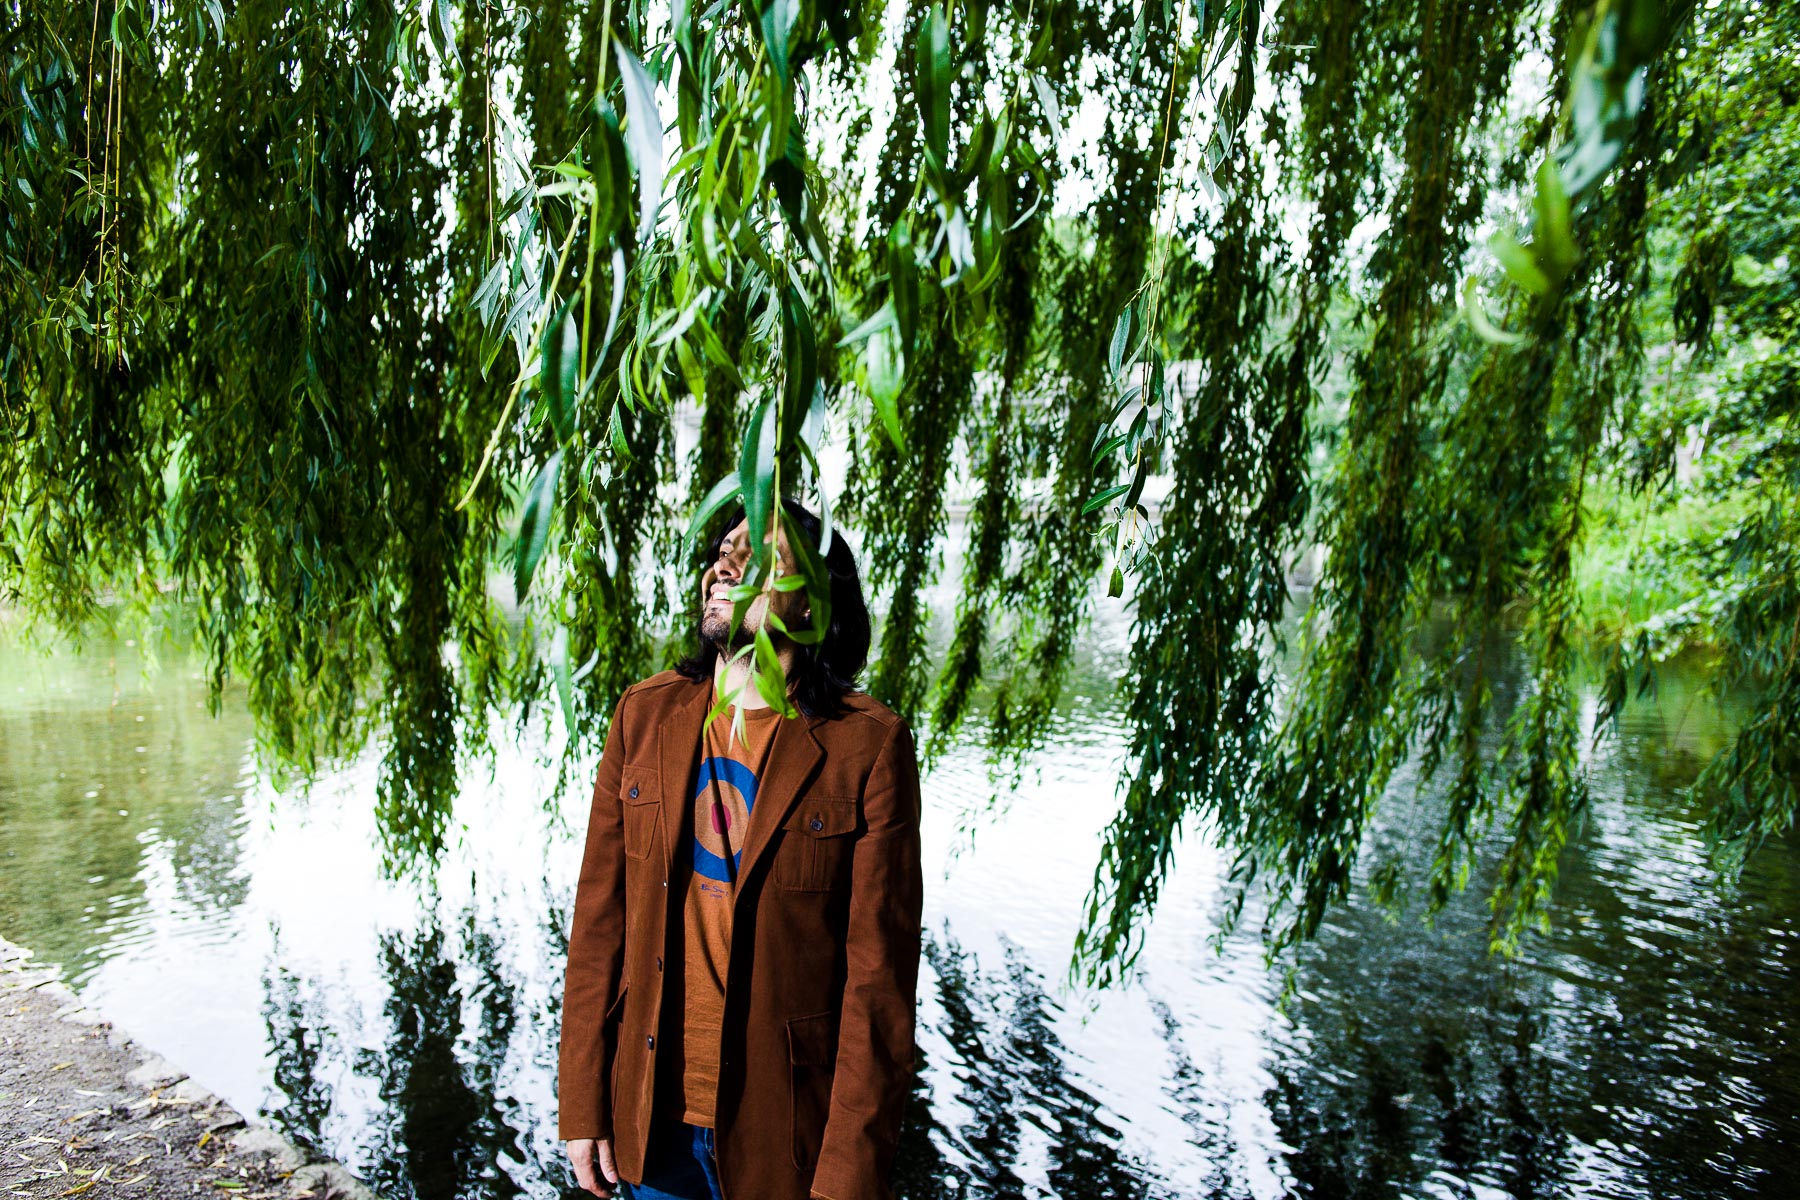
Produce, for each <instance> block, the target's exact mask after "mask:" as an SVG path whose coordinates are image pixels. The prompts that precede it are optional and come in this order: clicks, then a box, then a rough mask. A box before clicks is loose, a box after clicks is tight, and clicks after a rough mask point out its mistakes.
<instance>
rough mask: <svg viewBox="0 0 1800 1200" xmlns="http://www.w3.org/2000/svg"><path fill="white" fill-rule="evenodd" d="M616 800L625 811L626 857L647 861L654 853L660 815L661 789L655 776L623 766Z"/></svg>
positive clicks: (644, 769)
mask: <svg viewBox="0 0 1800 1200" xmlns="http://www.w3.org/2000/svg"><path fill="white" fill-rule="evenodd" d="M619 800H620V802H621V804H622V806H623V807H624V810H625V857H626V858H649V857H650V852H651V851H652V850H654V849H656V831H657V829H658V828H659V820H660V817H661V815H662V789H661V788H660V787H658V786H657V776H656V772H655V771H653V770H647V769H646V768H644V767H634V766H632V765H631V764H630V763H626V764H625V772H624V775H623V776H622V777H621V778H620V780H619Z"/></svg>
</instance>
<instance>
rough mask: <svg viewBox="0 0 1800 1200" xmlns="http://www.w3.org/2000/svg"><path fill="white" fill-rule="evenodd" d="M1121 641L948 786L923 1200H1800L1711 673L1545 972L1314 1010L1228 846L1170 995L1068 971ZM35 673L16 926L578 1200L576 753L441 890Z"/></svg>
mask: <svg viewBox="0 0 1800 1200" xmlns="http://www.w3.org/2000/svg"><path fill="white" fill-rule="evenodd" d="M1126 633H1127V628H1126V618H1125V616H1124V615H1123V611H1122V610H1121V609H1120V608H1119V607H1118V606H1117V603H1116V602H1103V603H1102V606H1101V612H1100V616H1099V619H1098V620H1097V622H1096V626H1095V628H1094V630H1093V632H1092V633H1091V634H1090V635H1089V637H1088V638H1087V640H1086V641H1085V643H1084V645H1083V647H1082V651H1081V658H1080V669H1079V670H1078V672H1077V675H1076V678H1075V681H1074V688H1073V691H1072V694H1071V696H1070V697H1069V699H1068V702H1067V703H1066V704H1065V705H1064V707H1063V710H1062V711H1061V712H1060V713H1059V714H1058V719H1057V728H1056V730H1055V733H1054V735H1053V736H1052V737H1051V739H1050V740H1049V743H1048V747H1047V749H1046V751H1045V752H1044V753H1043V754H1042V755H1041V756H1039V758H1038V759H1036V760H1035V761H1034V764H1033V769H1032V771H1030V772H1028V774H1027V777H1026V780H1025V783H1024V785H1023V786H1022V787H1021V788H1019V789H1018V790H1017V792H1016V794H1013V795H1011V796H1009V797H1008V799H1007V800H1006V802H1005V803H1004V804H1002V805H1001V806H1000V807H999V808H998V809H996V810H995V811H992V812H987V811H985V809H986V805H987V798H988V796H989V788H988V785H987V777H986V770H985V767H984V765H983V762H982V759H981V756H980V754H979V753H978V752H977V751H976V750H974V749H972V748H967V749H964V748H959V749H956V750H953V751H951V752H949V753H947V755H946V756H945V758H944V759H943V761H942V763H941V765H940V766H939V768H938V769H937V770H936V771H935V772H934V773H933V774H931V775H929V776H928V777H927V778H926V780H925V784H924V788H925V798H926V815H925V842H926V847H925V848H926V935H927V948H926V961H925V963H924V965H923V969H922V972H921V976H920V1023H919V1043H920V1048H921V1050H922V1054H923V1061H924V1067H923V1072H922V1075H921V1077H920V1082H919V1086H918V1089H917V1091H916V1094H915V1096H914V1098H913V1102H912V1105H911V1109H910V1119H909V1124H908V1131H907V1138H906V1143H905V1146H904V1148H903V1152H902V1156H901V1158H902V1161H901V1166H900V1178H899V1190H900V1193H901V1194H902V1195H903V1196H905V1197H908V1198H909V1200H926V1198H935V1197H957V1198H962V1197H995V1198H1002V1197H1004V1198H1012V1197H1053V1196H1054V1197H1064V1198H1067V1200H1089V1198H1100V1197H1132V1198H1138V1197H1238V1196H1248V1197H1258V1198H1261V1197H1277V1196H1320V1197H1332V1196H1383V1197H1386V1196H1420V1197H1424V1196H1433V1197H1481V1198H1486V1197H1500V1196H1517V1197H1527V1196H1552V1195H1567V1194H1580V1195H1584V1196H1619V1197H1639V1196H1641V1197H1651V1196H1655V1197H1659V1198H1668V1197H1694V1198H1699V1197H1721V1196H1773V1195H1800V1165H1796V1164H1797V1160H1800V1154H1796V1151H1795V1147H1796V1146H1800V1007H1797V1006H1796V1004H1795V998H1796V997H1797V996H1800V940H1797V929H1800V853H1797V852H1796V847H1795V846H1794V844H1793V843H1792V842H1791V841H1789V842H1782V843H1777V844H1772V845H1770V846H1767V847H1765V848H1764V849H1763V850H1762V851H1761V852H1759V853H1758V854H1757V855H1755V856H1754V857H1753V858H1752V859H1751V861H1750V864H1749V867H1748V869H1747V870H1746V871H1745V873H1744V875H1743V877H1742V879H1741V880H1740V881H1739V882H1738V883H1737V884H1735V885H1733V886H1725V885H1723V884H1721V883H1720V882H1719V881H1718V879H1717V877H1716V875H1715V873H1714V872H1713V870H1712V868H1711V866H1710V865H1709V862H1708V858H1707V853H1706V848H1705V845H1704V842H1703V840H1702V837H1701V834H1700V829H1699V822H1698V820H1697V818H1696V816H1695V814H1694V813H1693V812H1691V811H1690V810H1689V809H1688V808H1686V807H1685V806H1684V803H1683V801H1682V800H1681V799H1680V795H1679V789H1680V787H1681V786H1682V785H1683V784H1684V783H1685V782H1686V781H1688V780H1689V779H1691V778H1692V776H1693V774H1694V772H1695V771H1696V770H1697V769H1698V765H1699V764H1700V762H1701V761H1703V757H1704V756H1705V755H1706V754H1709V753H1710V752H1711V751H1712V749H1713V748H1715V747H1716V746H1717V745H1718V744H1719V742H1720V740H1721V739H1722V737H1723V736H1724V734H1723V731H1722V730H1721V728H1720V727H1719V724H1718V718H1717V716H1716V715H1715V714H1714V710H1713V708H1712V707H1711V705H1710V704H1709V703H1707V702H1706V701H1704V700H1701V699H1699V698H1698V695H1697V689H1696V687H1695V686H1693V684H1692V682H1691V681H1690V684H1689V686H1686V687H1671V688H1665V689H1664V690H1663V693H1662V695H1661V698H1660V700H1659V702H1658V703H1657V704H1656V705H1652V706H1643V707H1640V708H1637V709H1634V710H1633V711H1632V712H1631V713H1630V714H1629V717H1628V719H1627V721H1626V724H1625V730H1624V736H1623V737H1622V738H1621V739H1619V740H1618V741H1617V742H1615V743H1607V744H1604V745H1602V746H1601V747H1600V748H1599V749H1598V750H1596V751H1594V752H1593V753H1592V755H1591V757H1590V759H1589V761H1588V764H1587V766H1588V770H1589V772H1590V775H1591V780H1592V786H1593V796H1594V800H1593V805H1592V809H1591V811H1590V813H1589V815H1588V818H1587V820H1586V822H1585V824H1584V826H1583V827H1582V830H1581V832H1580V834H1579V835H1578V836H1577V837H1576V838H1574V839H1573V841H1572V842H1571V845H1570V847H1569V849H1568V851H1567V853H1566V854H1565V856H1564V859H1563V865H1562V875H1561V881H1560V884H1559V886H1558V890H1557V893H1556V901H1555V905H1554V911H1553V919H1554V922H1555V924H1554V927H1553V932H1552V933H1551V934H1549V935H1548V936H1544V937H1534V938H1532V939H1531V940H1530V941H1529V942H1528V943H1527V945H1526V948H1525V954H1524V955H1523V957H1522V958H1521V959H1519V960H1517V961H1515V962H1511V963H1507V962H1503V961H1501V960H1498V959H1494V958H1491V957H1489V956H1488V954H1487V953H1486V942H1485V936H1484V931H1483V918H1484V917H1485V907H1484V904H1483V901H1482V898H1481V896H1480V895H1478V894H1471V895H1468V896H1465V897H1463V898H1462V899H1461V900H1460V901H1459V902H1458V903H1457V904H1456V905H1455V906H1454V907H1453V909H1452V910H1451V911H1450V912H1449V913H1448V914H1446V915H1445V916H1444V917H1443V918H1442V919H1440V920H1439V922H1438V923H1437V924H1436V926H1435V927H1428V926H1426V925H1425V924H1424V923H1422V922H1421V921H1420V920H1419V919H1418V918H1417V917H1416V916H1415V915H1401V916H1400V917H1399V918H1398V919H1395V918H1393V917H1391V916H1390V915H1389V914H1386V913H1384V912H1382V911H1380V910H1378V909H1374V908H1372V907H1367V906H1363V905H1357V906H1352V907H1350V908H1348V909H1345V910H1343V911H1341V912H1339V913H1337V914H1336V915H1335V916H1334V917H1333V918H1332V919H1331V921H1330V922H1329V924H1328V926H1327V928H1326V929H1325V931H1324V932H1323V934H1322V936H1321V937H1320V939H1319V940H1318V942H1317V944H1315V945H1314V946H1312V947H1310V948H1309V949H1308V950H1307V951H1306V952H1305V953H1304V954H1303V955H1302V956H1301V958H1300V960H1299V962H1298V977H1297V989H1296V997H1297V998H1296V999H1295V1000H1294V1002H1293V1003H1292V1004H1291V1005H1290V1006H1289V1007H1288V1008H1287V1009H1286V1010H1283V1009H1281V1008H1279V1007H1278V1006H1277V1004H1276V1000H1277V998H1278V995H1279V990H1280V989H1279V981H1278V980H1277V979H1276V978H1275V977H1274V976H1273V975H1272V974H1271V973H1270V972H1269V971H1268V970H1266V969H1265V967H1264V965H1263V962H1262V958H1261V947H1260V944H1259V942H1258V940H1257V938H1256V936H1255V932H1254V929H1253V928H1252V927H1247V928H1246V929H1245V930H1243V931H1242V932H1240V933H1237V934H1234V935H1233V936H1232V937H1231V938H1229V939H1227V940H1226V942H1225V944H1224V946H1223V948H1222V950H1215V949H1214V947H1213V946H1212V944H1211V938H1212V935H1213V932H1214V928H1215V925H1214V921H1215V917H1216V913H1217V910H1218V906H1219V903H1220V900H1221V885H1222V874H1223V866H1224V863H1223V861H1222V857H1221V855H1220V854H1219V852H1218V851H1217V850H1216V849H1215V848H1214V847H1213V846H1211V845H1209V844H1208V843H1207V842H1206V841H1205V839H1204V838H1202V837H1200V836H1199V835H1198V834H1197V833H1196V834H1195V835H1192V836H1189V837H1188V838H1187V839H1186V840H1185V841H1184V842H1183V844H1182V846H1181V849H1180V852H1179V857H1178V864H1177V868H1176V871H1175V873H1174V876H1173V878H1172V880H1171V882H1170V885H1169V886H1168V888H1167V889H1166V891H1165V894H1164V899H1163V901H1162V904H1161V907H1160V909H1159V910H1158V912H1157V915H1156V917H1155V919H1154V921H1153V922H1152V924H1151V926H1150V929H1149V933H1148V941H1147V948H1146V950H1145V952H1144V955H1143V959H1142V962H1143V970H1142V972H1141V974H1140V975H1139V976H1138V977H1137V978H1136V979H1135V980H1133V981H1132V982H1131V983H1130V984H1129V985H1128V986H1125V987H1122V988H1120V989H1117V990H1115V991H1109V992H1106V993H1103V994H1097V995H1096V994H1090V993H1087V992H1084V991H1081V990H1078V989H1074V988H1070V987H1066V986H1065V985H1064V983H1063V981H1064V979H1065V978H1066V976H1067V966H1068V959H1069V950H1070V944H1071V940H1072V938H1073V936H1074V934H1075V930H1076V928H1077V924H1078V921H1079V917H1080V912H1081V905H1082V901H1083V899H1084V896H1085V892H1086V889H1087V886H1088V883H1089V880H1090V879H1091V877H1092V872H1093V865H1094V857H1095V853H1096V849H1097V845H1098V838H1099V836H1100V832H1101V830H1102V829H1103V828H1104V826H1105V823H1106V820H1107V817H1108V815H1109V813H1110V811H1111V808H1112V805H1113V795H1114V791H1113V785H1114V777H1115V774H1116V771H1117V768H1118V764H1119V762H1120V759H1121V755H1122V747H1123V744H1124V740H1123V739H1124V734H1123V730H1122V727H1121V725H1120V724H1119V721H1118V719H1117V716H1116V712H1115V707H1114V701H1113V698H1112V696H1111V694H1110V689H1111V686H1112V681H1113V680H1115V679H1116V678H1117V677H1118V675H1119V670H1120V663H1121V662H1122V656H1123V650H1124V639H1125V636H1126ZM0 680H3V681H4V684H3V685H0V847H3V849H0V935H4V936H5V937H7V938H9V939H11V940H13V941H15V942H19V943H22V944H24V945H27V946H31V947H33V948H34V949H35V950H36V951H37V952H38V954H39V956H40V958H42V959H45V960H49V961H55V962H60V963H62V964H64V965H65V967H66V969H67V972H68V975H69V978H70V982H71V983H72V985H73V986H75V987H76V989H77V990H78V991H79V992H80V993H81V994H82V996H83V997H84V998H85V999H86V1000H87V1002H88V1003H89V1004H90V1005H91V1006H93V1007H95V1008H97V1009H99V1010H100V1011H102V1012H103V1013H105V1014H107V1015H108V1016H109V1017H111V1018H112V1019H113V1020H114V1021H115V1022H117V1023H118V1024H119V1025H120V1026H122V1027H123V1028H124V1029H126V1030H127V1031H128V1032H130V1033H132V1034H133V1035H134V1036H136V1037H138V1038H139V1039H140V1040H142V1041H144V1042H146V1043H148V1044H149V1045H151V1046H152V1047H154V1048H156V1049H157V1050H159V1051H160V1052H162V1053H164V1054H166V1055H168V1056H169V1057H170V1058H172V1059H174V1060H175V1061H176V1062H178V1063H180V1064H181V1065H182V1066H183V1067H184V1068H186V1069H187V1070H189V1071H191V1072H192V1073H193V1075H194V1076H195V1078H196V1079H198V1080H199V1081H200V1082H201V1083H203V1084H204V1085H206V1086H207V1087H208V1088H211V1089H212V1090H214V1091H216V1092H218V1093H219V1094H220V1095H222V1096H223V1097H225V1099H227V1100H228V1101H230V1102H231V1103H232V1104H233V1105H235V1106H236V1107H238V1108H239V1109H240V1110H241V1111H243V1112H245V1113H260V1114H262V1115H263V1116H264V1117H265V1118H266V1119H267V1120H268V1121H270V1122H271V1123H273V1124H274V1125H276V1126H277V1127H279V1128H281V1129H282V1130H283V1131H285V1132H286V1133H287V1134H289V1135H290V1136H291V1137H293V1138H294V1139H295V1140H296V1141H299V1142H303V1143H305V1144H308V1145H309V1146H311V1147H314V1148H316V1149H317V1150H319V1151H321V1152H323V1153H326V1154H329V1155H331V1156H334V1157H336V1158H339V1159H340V1160H342V1161H343V1162H345V1163H346V1164H348V1165H349V1166H350V1167H351V1168H352V1169H353V1170H355V1171H357V1172H358V1173H359V1174H361V1175H362V1176H363V1177H364V1178H365V1179H367V1180H368V1181H369V1182H370V1183H371V1184H372V1185H373V1186H374V1187H375V1188H376V1189H377V1190H378V1191H379V1192H381V1193H382V1194H384V1195H386V1196H389V1197H394V1198H396V1200H398V1198H402V1197H413V1196H416V1197H421V1198H437V1197H452V1196H455V1197H488V1196H515V1195H527V1196H557V1195H560V1194H563V1192H564V1189H565V1188H567V1187H568V1185H569V1182H570V1181H569V1179H568V1176H567V1174H566V1172H565V1171H564V1169H563V1167H562V1165H561V1159H560V1148H559V1145H558V1143H557V1142H556V1140H555V1124H554V1104H553V1100H554V1091H553V1087H554V1083H553V1079H554V1076H553V1073H554V1065H555V1057H556V1031H557V1010H558V1001H559V991H560V985H561V971H562V953H563V946H564V939H565V928H564V922H565V921H566V919H567V914H568V911H569V908H570V904H571V901H572V898H573V889H574V880H575V872H576V867H577V860H578V858H579V853H580V839H581V834H582V829H583V822H584V821H585V813H586V801H587V796H586V790H585V788H577V789H573V790H572V791H571V792H570V793H569V794H567V795H564V796H562V797H560V799H559V800H558V799H554V798H550V799H547V798H548V797H549V793H550V792H551V790H552V787H553V781H554V777H555V776H554V771H553V770H552V769H550V768H549V767H547V766H546V765H545V764H544V763H543V762H542V761H541V760H542V758H543V757H544V756H545V750H546V746H545V745H544V744H542V743H535V742H531V741H524V742H516V743H506V744H502V745H500V746H499V747H497V749H496V754H495V760H494V763H493V764H492V769H491V770H490V769H489V767H488V766H487V765H486V764H478V765H476V766H474V767H472V768H470V769H469V771H468V772H467V783H466V787H465V789H464V792H463V795H462V796H461V799H460V801H459V805H458V808H457V811H456V818H455V820H456V845H455V846H454V848H453V850H452V851H451V852H450V854H449V855H448V856H447V858H446V860H445V862H444V864H443V866H442V869H441V871H440V872H439V874H438V877H437V882H436V886H435V888H429V889H428V888H426V887H424V886H422V885H419V884H416V883H393V882H384V881H383V880H382V879H381V876H380V871H379V853H378V850H377V849H376V846H377V838H376V834H375V829H374V825H373V819H372V808H373V804H372V798H373V795H374V784H375V764H376V754H375V753H374V752H372V753H371V754H370V755H369V756H367V757H366V758H364V759H362V760H359V761H356V762H352V763H349V764H346V765H344V766H342V767H341V769H338V770H335V771H333V772H332V773H331V774H330V775H328V776H327V777H326V778H325V779H324V780H323V781H322V782H321V783H320V784H318V785H317V786H315V787H314V788H313V789H312V790H311V791H310V792H309V793H306V794H301V793H300V792H298V791H293V790H287V791H284V790H279V789H277V788H275V787H273V786H272V785H271V784H270V782H269V781H268V780H267V779H266V778H264V777H262V776H260V775H259V774H258V773H257V772H256V771H255V769H254V767H253V764H252V759H251V754H250V744H251V730H250V727H249V723H248V719H247V717H246V716H245V715H244V712H243V709H242V704H241V700H240V698H239V697H237V696H235V695H232V694H229V693H228V695H227V697H226V704H225V709H224V712H223V713H222V715H220V716H219V717H217V718H215V717H212V716H210V715H208V713H207V710H206V707H205V691H204V685H203V683H202V682H201V680H200V678H199V675H198V671H197V668H196V666H195V665H194V664H193V663H190V662H188V661H185V660H183V659H181V658H179V657H167V656H165V658H164V659H163V661H161V662H160V663H159V664H158V665H157V668H156V669H155V670H148V671H147V670H146V666H145V656H144V655H143V654H142V653H141V652H140V648H138V647H135V646H133V645H130V644H129V643H128V642H125V641H119V642H114V643H109V644H102V645H98V646H93V647H90V648H89V650H88V651H87V652H86V653H83V654H81V655H74V654H72V653H59V654H57V655H54V656H51V657H48V658H44V657H40V656H37V655H34V654H32V653H29V652H26V651H23V650H19V649H16V648H6V649H0ZM590 777H591V776H590ZM1412 792H1413V789H1412V787H1411V785H1410V782H1409V781H1408V780H1405V779H1402V780H1400V781H1399V783H1398V785H1397V788H1396V796H1395V800H1394V802H1393V803H1391V804H1389V805H1388V806H1387V808H1386V810H1385V811H1384V813H1383V816H1382V824H1381V826H1380V828H1379V829H1377V830H1376V831H1375V833H1374V835H1373V836H1374V838H1375V839H1376V841H1377V842H1378V843H1386V844H1388V845H1390V846H1404V845H1406V844H1407V842H1408V840H1409V839H1418V838H1422V837H1425V836H1428V833H1427V831H1428V830H1429V829H1430V822H1431V821H1432V820H1433V815H1434V812H1435V807H1434V805H1435V801H1434V798H1433V796H1431V795H1430V794H1426V795H1422V796H1414V795H1413V794H1412ZM968 828H973V829H975V830H976V832H975V833H974V834H973V836H972V837H971V836H969V835H968V834H967V833H966V832H965V830H966V829H968ZM1251 925H1253V922H1252V923H1251ZM751 1200H753V1198H751Z"/></svg>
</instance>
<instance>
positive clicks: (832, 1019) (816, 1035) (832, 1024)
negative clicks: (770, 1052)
mask: <svg viewBox="0 0 1800 1200" xmlns="http://www.w3.org/2000/svg"><path fill="white" fill-rule="evenodd" d="M787 1035H788V1059H789V1061H791V1062H792V1063H793V1064H794V1065H795V1066H796V1067H829V1066H830V1065H831V1064H832V1062H833V1061H834V1060H835V1059H836V1058H837V1014H836V1013H834V1012H824V1013H815V1014H814V1015H813V1016H810V1017H795V1018H793V1019H792V1020H790V1021H789V1022H788V1023H787Z"/></svg>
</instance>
